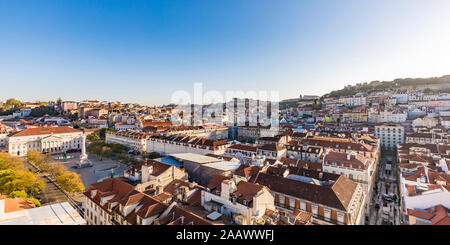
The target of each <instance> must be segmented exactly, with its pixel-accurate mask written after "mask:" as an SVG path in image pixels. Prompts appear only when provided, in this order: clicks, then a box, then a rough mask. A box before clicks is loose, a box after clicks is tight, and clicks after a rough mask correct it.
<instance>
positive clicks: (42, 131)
mask: <svg viewBox="0 0 450 245" xmlns="http://www.w3.org/2000/svg"><path fill="white" fill-rule="evenodd" d="M68 133H81V131H80V130H78V129H74V128H71V127H67V126H59V127H35V128H27V129H24V130H22V131H19V132H17V133H14V134H12V135H11V136H10V137H22V136H32V135H46V134H68Z"/></svg>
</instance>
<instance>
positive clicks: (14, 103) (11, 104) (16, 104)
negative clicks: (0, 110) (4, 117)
mask: <svg viewBox="0 0 450 245" xmlns="http://www.w3.org/2000/svg"><path fill="white" fill-rule="evenodd" d="M4 106H5V108H6V109H11V108H20V107H22V106H23V103H22V102H20V101H19V100H16V99H14V98H11V99H8V100H7V101H6V102H5V105H4Z"/></svg>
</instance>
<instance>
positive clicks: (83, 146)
mask: <svg viewBox="0 0 450 245" xmlns="http://www.w3.org/2000/svg"><path fill="white" fill-rule="evenodd" d="M86 159H87V154H86V135H85V134H84V133H83V136H82V137H81V156H80V160H81V161H83V160H86Z"/></svg>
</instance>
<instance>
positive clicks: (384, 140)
mask: <svg viewBox="0 0 450 245" xmlns="http://www.w3.org/2000/svg"><path fill="white" fill-rule="evenodd" d="M375 136H376V137H378V138H379V139H380V142H381V147H384V148H386V149H394V148H397V145H398V144H403V143H405V129H404V128H403V126H402V125H400V124H396V123H387V124H377V125H375Z"/></svg>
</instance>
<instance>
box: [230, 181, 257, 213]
mask: <svg viewBox="0 0 450 245" xmlns="http://www.w3.org/2000/svg"><path fill="white" fill-rule="evenodd" d="M263 188H264V186H261V185H259V184H254V183H250V182H247V181H241V182H239V184H238V186H237V190H236V191H235V192H233V193H231V195H232V196H234V197H236V198H237V202H239V203H243V200H246V201H247V203H248V205H249V206H250V207H253V197H255V196H256V194H258V192H259V191H261V190H262V189H263Z"/></svg>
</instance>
